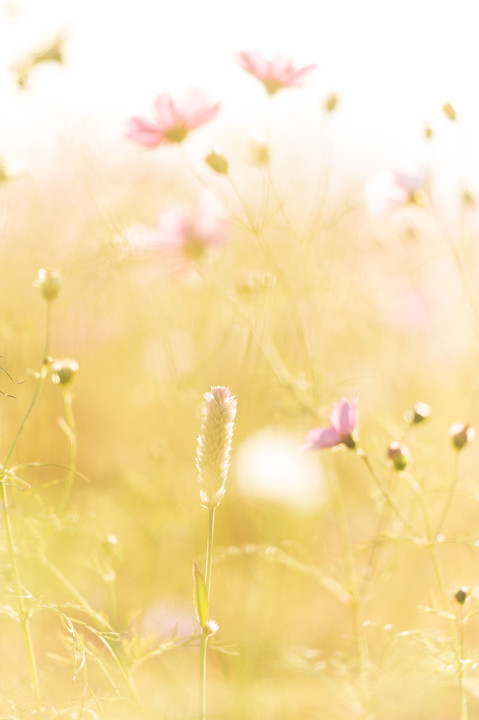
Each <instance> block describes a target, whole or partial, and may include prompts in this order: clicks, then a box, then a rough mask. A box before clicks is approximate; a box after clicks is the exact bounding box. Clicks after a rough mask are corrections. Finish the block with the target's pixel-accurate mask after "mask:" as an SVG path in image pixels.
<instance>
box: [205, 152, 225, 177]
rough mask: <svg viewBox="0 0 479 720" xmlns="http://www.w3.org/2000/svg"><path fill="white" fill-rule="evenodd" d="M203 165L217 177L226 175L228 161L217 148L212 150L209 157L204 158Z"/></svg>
mask: <svg viewBox="0 0 479 720" xmlns="http://www.w3.org/2000/svg"><path fill="white" fill-rule="evenodd" d="M205 163H206V164H207V165H208V166H209V167H210V168H211V169H212V170H214V171H215V172H216V173H218V175H227V174H228V168H229V165H228V160H227V159H226V158H225V156H224V155H223V153H221V152H220V151H219V150H218V149H217V148H215V149H214V150H212V151H211V152H210V154H209V155H207V156H206V157H205Z"/></svg>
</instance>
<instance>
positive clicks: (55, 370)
mask: <svg viewBox="0 0 479 720" xmlns="http://www.w3.org/2000/svg"><path fill="white" fill-rule="evenodd" d="M77 372H78V363H77V361H76V360H71V359H70V358H64V359H63V360H54V362H53V364H52V381H53V382H54V383H55V385H62V386H63V387H66V386H67V385H71V383H72V382H73V381H74V379H75V376H76V374H77Z"/></svg>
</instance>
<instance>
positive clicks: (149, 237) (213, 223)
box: [115, 193, 228, 270]
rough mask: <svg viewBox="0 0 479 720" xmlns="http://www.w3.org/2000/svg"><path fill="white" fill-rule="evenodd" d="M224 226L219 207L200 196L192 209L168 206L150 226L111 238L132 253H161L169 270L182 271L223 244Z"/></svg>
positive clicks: (224, 237) (223, 218)
mask: <svg viewBox="0 0 479 720" xmlns="http://www.w3.org/2000/svg"><path fill="white" fill-rule="evenodd" d="M227 231H228V223H227V221H226V219H225V217H224V212H223V207H222V206H221V205H220V204H219V203H218V201H217V200H216V199H215V198H214V197H213V196H211V195H209V194H208V193H204V194H203V195H202V196H201V198H200V200H199V202H198V204H197V205H196V207H194V208H191V207H190V206H189V205H186V204H183V203H176V204H174V205H171V206H170V207H168V208H167V209H166V210H164V212H163V213H162V214H161V215H159V217H158V218H157V220H156V223H155V225H154V226H153V227H146V226H143V225H135V226H132V227H129V228H127V229H126V230H125V231H124V232H123V233H122V234H121V235H119V236H117V237H116V238H115V242H116V244H117V245H119V246H121V247H123V248H124V249H126V250H128V251H130V252H133V253H142V252H144V253H145V252H146V253H155V254H158V253H162V254H163V255H164V257H165V259H166V258H167V257H168V258H169V259H170V261H171V264H172V267H173V268H174V269H176V270H184V269H185V268H186V267H187V266H188V265H189V264H191V262H193V261H196V260H200V259H201V258H202V257H203V256H204V255H206V253H207V252H208V251H209V250H210V249H211V248H214V247H219V246H221V245H224V244H225V243H226V241H227Z"/></svg>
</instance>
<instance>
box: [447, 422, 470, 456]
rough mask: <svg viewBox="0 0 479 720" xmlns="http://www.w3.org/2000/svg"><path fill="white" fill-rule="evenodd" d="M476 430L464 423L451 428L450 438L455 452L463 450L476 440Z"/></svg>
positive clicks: (455, 424) (453, 425) (454, 424)
mask: <svg viewBox="0 0 479 720" xmlns="http://www.w3.org/2000/svg"><path fill="white" fill-rule="evenodd" d="M474 435H475V430H474V428H473V427H471V426H470V425H464V423H453V424H452V425H451V427H450V428H449V437H450V438H451V442H452V446H453V448H454V449H455V450H462V448H463V447H466V445H469V443H471V442H472V441H473V440H474Z"/></svg>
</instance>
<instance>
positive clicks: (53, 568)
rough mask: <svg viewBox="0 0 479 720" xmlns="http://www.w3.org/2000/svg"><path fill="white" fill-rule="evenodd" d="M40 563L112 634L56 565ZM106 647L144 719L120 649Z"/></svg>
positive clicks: (133, 682) (43, 559) (105, 622)
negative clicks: (109, 650) (109, 649)
mask: <svg viewBox="0 0 479 720" xmlns="http://www.w3.org/2000/svg"><path fill="white" fill-rule="evenodd" d="M40 561H41V562H42V564H43V565H44V566H45V567H46V568H48V570H49V571H50V572H51V573H52V575H54V576H55V578H56V579H57V580H58V582H60V583H61V584H62V585H63V586H64V587H65V588H66V589H67V590H68V592H69V593H70V594H71V595H72V597H74V598H75V600H76V601H77V603H78V604H79V605H80V606H81V607H82V608H84V610H85V611H86V612H87V613H88V614H89V615H90V616H91V617H92V619H93V620H95V622H96V624H97V627H98V629H99V630H100V631H102V632H107V633H111V632H113V628H112V626H111V624H110V623H109V622H108V621H107V620H105V618H104V617H103V616H102V615H100V613H98V612H97V611H96V610H94V609H93V608H92V606H91V605H90V603H89V602H88V600H87V599H86V598H85V597H84V596H83V595H82V594H81V593H80V592H79V590H77V589H76V587H75V586H74V585H73V584H72V583H71V582H70V580H68V578H67V577H65V575H64V574H63V573H62V571H61V570H59V569H58V568H57V566H56V565H54V564H53V563H52V562H51V560H49V558H47V556H46V555H44V554H43V555H41V556H40ZM107 642H108V645H109V646H110V648H111V652H112V656H113V657H114V658H115V661H116V662H117V665H118V667H119V669H120V672H121V674H122V676H123V679H124V680H125V683H126V685H127V687H128V689H129V691H130V695H131V698H132V700H133V701H134V703H135V704H136V706H137V708H138V712H139V714H140V716H141V717H142V718H144V712H143V708H142V704H141V699H140V696H139V693H138V690H137V687H136V684H135V681H134V679H133V677H132V676H131V673H130V672H128V670H127V668H126V667H125V661H124V659H123V657H122V653H121V652H120V649H119V648H117V647H116V644H115V643H114V642H110V641H109V640H107Z"/></svg>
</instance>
